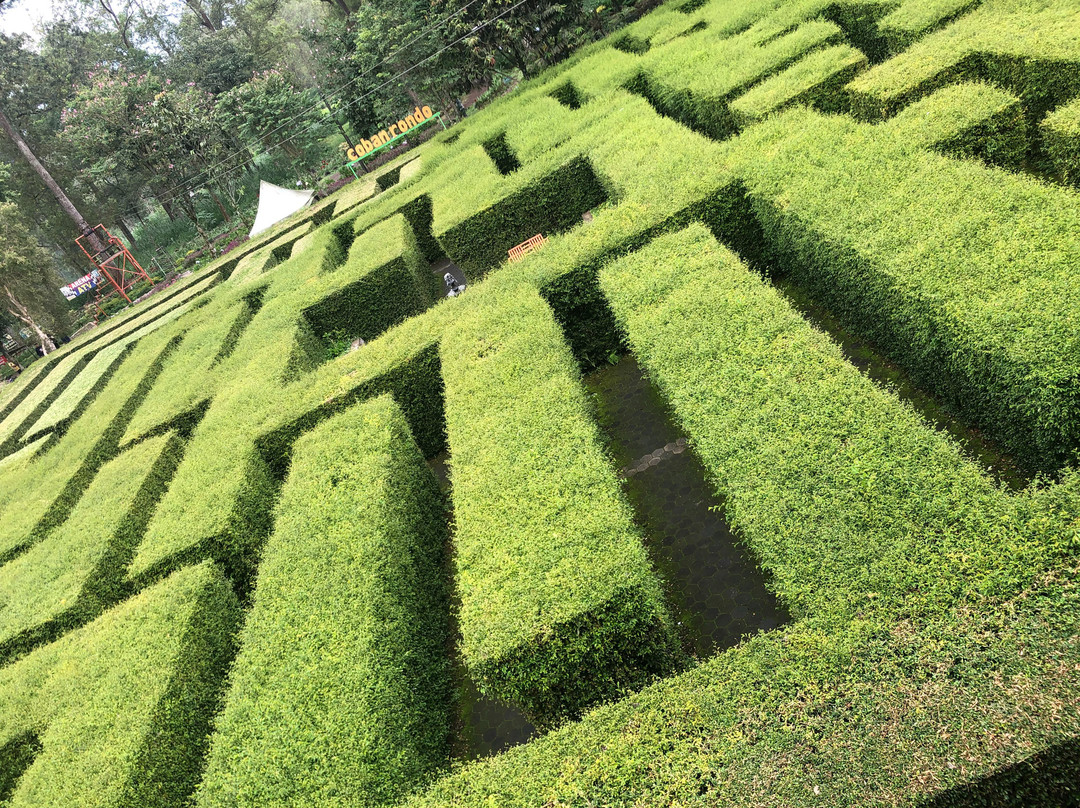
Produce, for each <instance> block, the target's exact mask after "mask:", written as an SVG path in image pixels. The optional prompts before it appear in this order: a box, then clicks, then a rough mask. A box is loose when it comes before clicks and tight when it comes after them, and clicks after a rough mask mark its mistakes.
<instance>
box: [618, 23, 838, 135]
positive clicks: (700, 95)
mask: <svg viewBox="0 0 1080 808" xmlns="http://www.w3.org/2000/svg"><path fill="white" fill-rule="evenodd" d="M840 36H841V32H840V29H839V28H838V27H837V26H836V25H835V24H833V23H831V22H826V21H823V20H812V21H810V22H806V23H803V24H802V25H800V26H799V27H798V28H796V29H795V30H794V31H792V32H791V33H788V34H785V35H783V36H780V37H778V38H775V39H771V40H768V41H766V42H764V43H763V42H761V41H760V40H759V38H758V37H757V36H754V35H751V34H750V33H747V34H746V35H743V36H737V37H733V38H730V39H718V38H716V37H715V36H714V35H713V34H712V33H711V32H710V31H708V30H706V31H703V32H701V33H700V34H695V35H694V36H692V37H687V38H686V39H680V40H675V41H673V42H671V43H670V44H668V45H666V46H664V47H662V48H654V49H652V50H651V51H649V53H648V54H646V55H645V57H643V59H642V62H641V63H642V67H641V71H640V73H639V74H638V76H637V77H636V78H635V79H634V80H632V81H631V82H629V84H628V87H629V88H630V89H631V90H633V91H634V92H637V93H639V94H641V95H643V96H644V97H645V98H647V99H648V100H649V102H650V103H651V104H652V105H653V106H654V107H655V108H656V109H657V110H658V111H659V112H660V113H661V114H663V115H666V116H668V117H671V118H674V119H675V120H678V121H681V122H682V123H684V124H686V125H687V126H689V127H691V128H692V129H695V130H696V131H698V132H701V133H703V134H705V135H708V136H709V137H711V138H714V139H716V140H723V139H725V138H728V137H731V136H732V135H734V134H735V133H736V131H737V130H738V126H739V124H738V120H737V119H736V117H735V116H734V115H733V113H732V111H731V109H730V107H729V102H730V101H731V100H732V99H734V98H736V97H737V96H739V95H740V94H741V93H743V92H745V91H746V90H747V89H748V88H749V87H750V86H751V85H753V84H755V83H757V82H758V81H760V80H761V79H764V78H767V77H768V76H770V75H772V74H774V73H777V72H779V71H781V70H784V69H785V68H787V67H789V66H791V65H792V64H794V63H796V62H797V61H798V60H799V59H801V58H802V57H804V56H805V55H806V54H808V53H810V52H811V51H813V50H815V49H817V48H821V47H824V46H826V45H830V44H833V43H835V42H836V41H837V40H839V38H840ZM704 65H708V66H709V68H708V69H702V67H703V66H704Z"/></svg>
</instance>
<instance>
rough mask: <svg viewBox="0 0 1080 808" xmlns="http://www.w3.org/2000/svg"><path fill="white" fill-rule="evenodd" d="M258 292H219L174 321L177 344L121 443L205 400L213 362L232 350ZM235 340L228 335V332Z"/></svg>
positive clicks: (258, 290)
mask: <svg viewBox="0 0 1080 808" xmlns="http://www.w3.org/2000/svg"><path fill="white" fill-rule="evenodd" d="M265 288H266V287H265V285H264V286H262V287H260V288H259V289H256V290H253V291H251V292H248V293H247V294H241V293H240V292H239V291H234V290H223V293H222V294H220V295H216V296H215V297H214V299H213V300H212V301H211V302H210V303H209V304H208V308H207V310H206V311H205V313H203V314H201V315H199V316H197V317H191V318H190V319H185V320H182V321H180V322H178V323H177V326H176V331H177V332H178V336H179V337H180V339H181V342H180V346H179V347H178V348H177V350H176V351H175V352H174V353H173V354H172V355H171V356H170V357H169V360H168V362H166V363H165V366H164V367H163V368H162V371H161V376H160V377H159V379H158V381H157V382H156V383H155V385H154V387H153V389H152V390H151V391H150V393H149V394H148V395H147V397H146V399H145V400H144V401H143V402H142V403H141V404H140V405H139V409H138V410H136V412H135V413H134V415H133V417H132V418H131V419H130V422H129V423H128V427H127V430H126V431H125V432H124V435H123V437H121V439H120V444H121V445H122V446H123V445H127V444H128V443H130V442H131V441H133V440H135V439H137V438H139V437H142V436H144V435H147V434H150V433H152V432H154V431H155V430H158V429H160V428H161V426H162V425H163V424H168V423H171V422H173V421H174V420H175V419H176V418H178V417H180V416H181V415H182V414H183V413H186V412H190V411H191V409H192V408H194V407H196V406H198V405H199V404H200V403H201V402H204V401H206V399H207V398H208V390H209V389H210V388H212V386H213V379H214V369H215V367H216V366H217V365H216V364H215V359H216V357H217V356H218V355H220V354H221V352H223V351H228V350H231V349H233V348H235V345H236V342H235V341H234V342H232V343H230V342H229V340H230V339H234V340H237V339H239V336H240V335H242V334H243V332H244V330H245V329H246V327H247V326H248V325H249V324H250V320H251V313H250V312H251V301H253V300H255V301H257V300H259V299H260V292H262V291H265ZM234 333H235V334H236V337H233V334H234Z"/></svg>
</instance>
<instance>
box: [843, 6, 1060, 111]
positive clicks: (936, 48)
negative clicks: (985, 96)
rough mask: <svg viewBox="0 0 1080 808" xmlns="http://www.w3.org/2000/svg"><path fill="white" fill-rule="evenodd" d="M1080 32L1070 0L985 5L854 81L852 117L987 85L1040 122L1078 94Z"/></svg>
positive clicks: (891, 109)
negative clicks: (1006, 93) (955, 87)
mask: <svg viewBox="0 0 1080 808" xmlns="http://www.w3.org/2000/svg"><path fill="white" fill-rule="evenodd" d="M1078 25H1080V9H1078V8H1077V7H1076V4H1075V3H1073V2H1072V0H1039V1H1038V2H1020V1H1019V0H985V1H984V2H983V3H982V5H980V6H979V7H978V8H976V9H975V10H974V11H972V12H971V13H970V14H966V15H964V16H962V17H960V18H959V19H957V20H956V21H955V22H953V23H951V24H949V25H947V26H946V27H945V28H943V29H941V30H940V31H937V32H934V33H931V34H929V35H927V36H925V37H923V38H922V39H920V40H919V41H917V42H915V43H914V44H913V45H912V46H911V47H910V48H908V49H907V50H905V51H904V52H902V53H900V54H898V55H897V56H895V57H893V58H892V59H889V60H888V61H887V62H884V63H882V64H880V65H877V66H876V67H874V68H873V69H872V70H869V71H868V72H866V73H865V74H863V75H861V76H859V77H857V78H856V79H855V80H854V81H852V83H851V84H850V85H849V88H848V89H849V91H850V92H851V93H852V106H853V110H854V111H855V112H856V113H857V114H859V115H860V116H861V117H863V118H865V119H867V120H878V119H880V118H884V117H889V116H891V115H893V114H895V113H896V112H897V111H899V110H900V109H902V108H903V107H905V106H907V105H908V104H910V103H911V102H912V101H915V100H918V99H919V98H921V97H922V96H924V95H927V94H928V93H930V92H932V91H933V90H935V89H938V88H939V87H942V86H944V85H946V84H953V83H955V82H957V81H961V80H972V79H982V80H986V81H991V82H993V83H995V84H999V85H1001V86H1004V87H1007V88H1008V89H1009V90H1011V91H1012V92H1014V93H1016V95H1018V96H1019V97H1020V99H1021V100H1022V101H1023V103H1024V107H1025V109H1026V110H1027V112H1028V115H1029V116H1031V117H1033V118H1038V117H1040V116H1041V115H1042V114H1043V113H1044V112H1045V111H1046V110H1047V109H1049V108H1051V107H1053V106H1055V105H1056V104H1058V103H1060V102H1062V101H1065V100H1067V99H1070V98H1074V97H1075V96H1076V95H1078V94H1080V44H1078V43H1077V41H1076V36H1075V33H1076V28H1077V26H1078Z"/></svg>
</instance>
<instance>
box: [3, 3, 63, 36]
mask: <svg viewBox="0 0 1080 808" xmlns="http://www.w3.org/2000/svg"><path fill="white" fill-rule="evenodd" d="M51 15H52V3H51V2H50V0H11V2H8V3H4V11H3V12H2V13H0V31H3V32H4V33H5V34H27V35H29V36H31V37H33V36H34V31H33V28H34V23H36V22H37V21H38V20H40V19H41V18H42V17H49V16H51Z"/></svg>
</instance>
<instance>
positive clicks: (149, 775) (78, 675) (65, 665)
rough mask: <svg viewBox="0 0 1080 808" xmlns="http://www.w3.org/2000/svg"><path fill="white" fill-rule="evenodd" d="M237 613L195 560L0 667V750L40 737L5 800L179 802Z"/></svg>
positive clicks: (198, 753)
mask: <svg viewBox="0 0 1080 808" xmlns="http://www.w3.org/2000/svg"><path fill="white" fill-rule="evenodd" d="M238 612H239V610H238V609H237V606H236V599H235V597H234V596H233V594H232V592H231V591H230V590H229V588H228V586H227V584H226V583H225V580H224V579H223V578H222V576H221V573H220V572H219V571H217V570H216V569H215V568H214V567H213V566H211V565H209V564H202V565H199V566H197V567H191V568H188V569H185V570H183V571H181V572H179V573H177V574H176V575H174V576H172V577H171V578H169V579H168V580H166V581H164V582H162V583H161V584H159V585H157V586H155V587H153V588H152V589H150V590H147V591H145V592H143V593H141V594H139V595H137V596H136V597H134V598H131V599H130V600H128V601H126V602H125V603H123V604H122V605H120V606H118V607H116V608H115V609H113V610H112V611H109V612H106V613H105V614H104V615H102V616H101V617H99V618H98V619H97V620H96V621H94V622H93V623H91V624H89V625H87V626H85V627H83V628H81V629H79V630H77V631H75V632H72V633H70V634H68V635H67V636H65V637H63V638H62V639H60V640H58V641H57V642H54V643H52V644H50V645H47V646H45V647H43V648H40V649H38V650H37V651H34V652H33V653H31V654H30V655H29V656H27V657H24V658H23V659H21V660H19V661H18V662H16V663H15V664H13V665H9V666H7V667H5V668H2V669H0V749H3V748H5V747H6V746H7V745H8V744H9V743H10V742H11V741H13V740H16V739H20V738H21V739H25V738H26V737H27V735H28V734H29V733H33V734H34V735H35V736H36V737H37V739H38V743H39V745H40V750H39V751H37V752H36V754H35V759H34V763H33V765H32V766H30V767H29V768H28V769H26V771H25V772H24V773H23V775H22V777H21V778H20V779H19V781H18V784H17V786H16V788H15V790H14V793H13V794H12V795H11V798H10V801H9V802H8V803H7V804H8V805H10V806H11V808H30V807H31V806H33V808H39V806H43V805H57V806H59V805H80V806H86V808H121V807H123V808H140V807H141V806H147V805H160V806H170V807H171V808H180V807H181V806H184V805H187V804H188V802H187V800H188V798H189V797H190V793H191V790H192V789H193V788H194V787H195V785H196V784H197V782H198V778H199V774H200V771H201V768H202V758H203V755H204V753H205V748H206V741H207V732H208V730H209V724H210V718H211V716H212V714H213V712H214V710H215V708H216V705H217V700H218V698H219V697H220V687H221V680H222V678H223V677H224V674H225V669H226V667H227V665H228V662H229V660H230V658H231V656H232V653H233V648H232V633H233V631H234V630H235V627H236V625H237V622H238V618H239V613H238Z"/></svg>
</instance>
